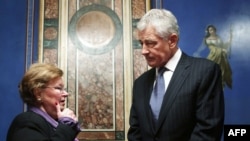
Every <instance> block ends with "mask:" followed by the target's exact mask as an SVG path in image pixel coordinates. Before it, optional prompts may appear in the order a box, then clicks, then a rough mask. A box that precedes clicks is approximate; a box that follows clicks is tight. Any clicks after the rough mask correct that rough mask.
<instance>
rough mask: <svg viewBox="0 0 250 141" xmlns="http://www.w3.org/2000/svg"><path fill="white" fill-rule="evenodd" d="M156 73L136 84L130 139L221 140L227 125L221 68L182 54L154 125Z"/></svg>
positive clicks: (135, 140)
mask: <svg viewBox="0 0 250 141" xmlns="http://www.w3.org/2000/svg"><path fill="white" fill-rule="evenodd" d="M155 70H156V69H155V68H152V69H150V70H149V71H147V72H145V73H144V74H142V75H141V76H140V77H139V78H138V79H136V80H135V82H134V86H133V98H132V99H133V102H132V107H131V111H130V121H129V122H130V128H129V131H128V140H129V141H137V140H141V141H188V140H190V141H219V140H220V138H221V134H222V130H223V123H224V97H223V88H222V80H221V71H220V68H219V66H218V65H217V64H215V63H214V62H211V61H209V60H207V59H202V58H199V59H198V58H193V57H190V56H187V55H186V54H184V53H182V56H181V59H180V61H179V63H178V64H177V67H176V69H175V71H174V73H173V76H172V79H171V81H170V83H169V86H168V89H167V91H166V93H165V97H164V99H163V103H162V107H161V111H160V115H159V118H158V122H157V125H155V126H154V124H153V116H152V112H151V108H150V104H149V101H150V97H151V93H152V89H153V84H154V80H155Z"/></svg>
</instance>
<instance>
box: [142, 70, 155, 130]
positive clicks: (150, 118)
mask: <svg viewBox="0 0 250 141" xmlns="http://www.w3.org/2000/svg"><path fill="white" fill-rule="evenodd" d="M146 80H147V81H146V82H145V88H144V90H145V94H146V95H145V99H144V107H145V111H146V116H145V118H148V121H149V124H150V127H152V131H154V123H153V115H152V111H151V107H150V104H149V101H150V98H151V94H152V90H153V85H154V80H155V68H153V69H151V70H149V72H148V75H147V79H146Z"/></svg>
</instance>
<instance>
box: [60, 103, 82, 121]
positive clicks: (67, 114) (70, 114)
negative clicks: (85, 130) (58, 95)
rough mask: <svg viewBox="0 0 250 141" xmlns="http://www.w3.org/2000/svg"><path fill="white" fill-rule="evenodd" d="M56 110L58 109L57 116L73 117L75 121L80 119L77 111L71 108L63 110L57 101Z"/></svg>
mask: <svg viewBox="0 0 250 141" xmlns="http://www.w3.org/2000/svg"><path fill="white" fill-rule="evenodd" d="M56 110H57V117H58V119H59V118H62V117H69V118H71V119H73V120H74V121H78V119H77V117H76V115H75V113H74V112H73V111H72V110H70V109H69V108H65V109H63V110H62V111H61V107H60V104H58V103H56Z"/></svg>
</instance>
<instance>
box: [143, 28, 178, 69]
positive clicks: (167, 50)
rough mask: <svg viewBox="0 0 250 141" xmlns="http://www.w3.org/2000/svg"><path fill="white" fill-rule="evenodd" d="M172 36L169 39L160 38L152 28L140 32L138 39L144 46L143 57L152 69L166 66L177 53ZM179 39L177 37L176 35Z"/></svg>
mask: <svg viewBox="0 0 250 141" xmlns="http://www.w3.org/2000/svg"><path fill="white" fill-rule="evenodd" d="M171 36H172V35H170V36H169V37H168V38H167V39H163V38H162V37H160V36H158V35H157V33H156V32H155V29H154V28H153V27H151V26H149V27H147V28H146V29H145V30H143V31H141V32H138V39H139V41H140V43H141V46H142V55H144V57H145V59H146V61H147V63H148V65H149V66H151V67H161V66H164V65H165V64H166V63H167V62H168V60H169V59H170V58H171V57H172V56H173V54H174V53H175V51H176V43H177V41H176V42H175V43H174V44H173V42H172V40H171V38H172V37H171ZM174 36H175V37H177V36H176V35H174Z"/></svg>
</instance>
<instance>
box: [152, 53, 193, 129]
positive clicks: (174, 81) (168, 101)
mask: <svg viewBox="0 0 250 141" xmlns="http://www.w3.org/2000/svg"><path fill="white" fill-rule="evenodd" d="M189 65H190V63H189V62H188V59H187V56H186V55H185V54H184V53H183V55H182V57H181V59H180V61H179V63H178V65H177V67H176V69H175V72H174V74H173V76H172V78H171V80H170V83H169V86H168V89H167V91H166V93H165V96H164V99H163V102H162V107H161V111H160V115H159V119H158V124H157V126H156V131H157V130H158V129H159V128H160V126H161V125H162V123H163V122H164V120H165V119H166V116H167V115H168V111H169V110H170V108H171V106H172V104H173V103H174V101H175V98H176V96H177V94H178V91H180V90H181V87H182V85H183V82H184V80H185V79H186V78H187V76H188V74H189V72H190V71H189V69H188V68H189Z"/></svg>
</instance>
